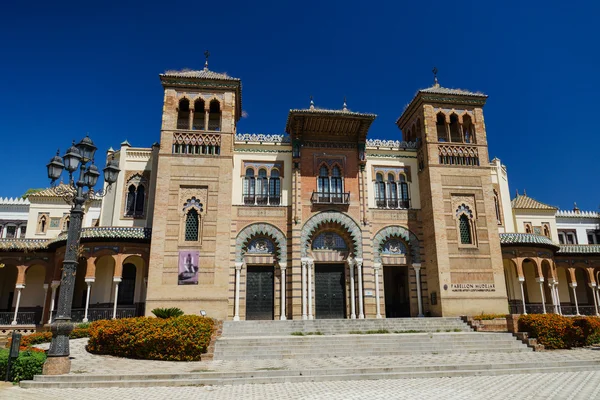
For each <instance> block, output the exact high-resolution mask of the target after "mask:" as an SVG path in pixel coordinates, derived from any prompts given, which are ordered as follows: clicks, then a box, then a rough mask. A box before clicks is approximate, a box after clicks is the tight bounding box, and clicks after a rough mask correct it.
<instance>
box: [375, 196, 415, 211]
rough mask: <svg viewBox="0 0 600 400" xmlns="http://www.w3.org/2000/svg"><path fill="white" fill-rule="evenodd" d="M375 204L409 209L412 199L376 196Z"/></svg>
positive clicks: (381, 206) (378, 206)
mask: <svg viewBox="0 0 600 400" xmlns="http://www.w3.org/2000/svg"><path fill="white" fill-rule="evenodd" d="M375 206H376V207H377V208H391V209H400V210H407V209H409V208H410V199H394V198H385V197H376V198H375Z"/></svg>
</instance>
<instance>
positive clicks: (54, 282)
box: [48, 281, 60, 324]
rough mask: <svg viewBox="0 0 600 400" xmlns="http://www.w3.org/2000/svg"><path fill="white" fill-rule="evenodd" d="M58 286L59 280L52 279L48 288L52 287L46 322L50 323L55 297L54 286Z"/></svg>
mask: <svg viewBox="0 0 600 400" xmlns="http://www.w3.org/2000/svg"><path fill="white" fill-rule="evenodd" d="M59 286H60V281H52V283H51V284H50V288H51V289H52V298H51V299H50V312H49V313H48V323H49V324H51V323H52V313H53V312H54V300H55V299H56V288H58V287H59Z"/></svg>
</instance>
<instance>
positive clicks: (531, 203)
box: [511, 194, 557, 210]
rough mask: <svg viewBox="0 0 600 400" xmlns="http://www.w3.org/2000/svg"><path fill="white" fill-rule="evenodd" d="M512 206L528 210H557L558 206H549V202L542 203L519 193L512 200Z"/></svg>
mask: <svg viewBox="0 0 600 400" xmlns="http://www.w3.org/2000/svg"><path fill="white" fill-rule="evenodd" d="M511 205H512V208H520V209H528V210H532V209H534V210H557V208H556V207H552V206H549V205H548V204H544V203H541V202H539V201H537V200H535V199H532V198H531V197H529V196H527V195H525V194H521V195H517V197H515V198H514V199H512V201H511Z"/></svg>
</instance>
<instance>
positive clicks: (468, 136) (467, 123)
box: [462, 115, 476, 143]
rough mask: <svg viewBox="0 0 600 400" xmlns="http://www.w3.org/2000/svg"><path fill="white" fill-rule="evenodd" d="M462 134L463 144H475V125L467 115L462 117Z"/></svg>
mask: <svg viewBox="0 0 600 400" xmlns="http://www.w3.org/2000/svg"><path fill="white" fill-rule="evenodd" d="M462 128H463V132H464V135H465V143H476V142H475V125H473V122H472V121H471V117H470V116H469V115H463V124H462Z"/></svg>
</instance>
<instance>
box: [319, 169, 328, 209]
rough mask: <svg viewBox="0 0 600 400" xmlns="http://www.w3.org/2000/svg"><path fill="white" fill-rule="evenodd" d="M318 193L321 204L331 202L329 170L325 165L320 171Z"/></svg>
mask: <svg viewBox="0 0 600 400" xmlns="http://www.w3.org/2000/svg"><path fill="white" fill-rule="evenodd" d="M317 192H318V193H319V202H320V203H323V202H329V169H328V168H327V167H326V166H325V165H323V166H321V168H320V169H319V178H318V179H317Z"/></svg>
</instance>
